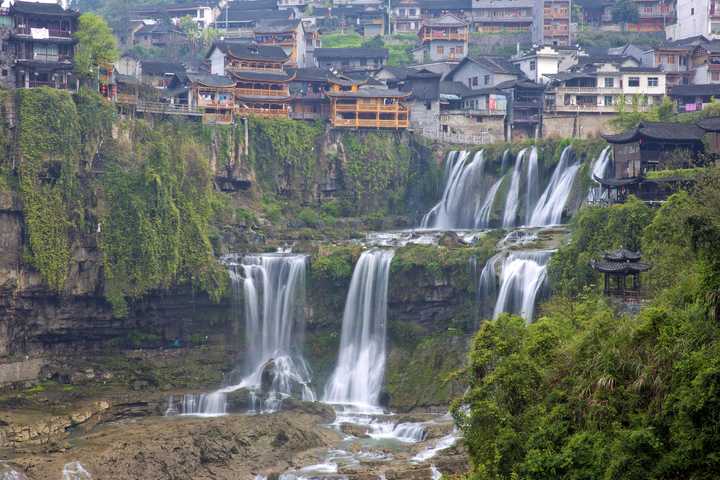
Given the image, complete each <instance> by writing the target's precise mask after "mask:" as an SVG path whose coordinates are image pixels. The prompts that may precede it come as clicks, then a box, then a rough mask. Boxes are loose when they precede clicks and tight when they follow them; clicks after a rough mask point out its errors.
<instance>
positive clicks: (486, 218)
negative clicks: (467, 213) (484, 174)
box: [475, 177, 504, 228]
mask: <svg viewBox="0 0 720 480" xmlns="http://www.w3.org/2000/svg"><path fill="white" fill-rule="evenodd" d="M503 180H504V177H500V178H499V179H498V181H497V182H495V183H494V184H493V186H492V187H490V190H488V192H487V195H486V196H485V200H484V201H483V203H482V205H481V206H480V209H479V210H478V211H477V213H476V214H475V219H476V221H475V228H488V227H489V226H490V215H492V209H493V206H494V205H495V198H496V197H497V193H498V190H500V186H501V185H502V183H503Z"/></svg>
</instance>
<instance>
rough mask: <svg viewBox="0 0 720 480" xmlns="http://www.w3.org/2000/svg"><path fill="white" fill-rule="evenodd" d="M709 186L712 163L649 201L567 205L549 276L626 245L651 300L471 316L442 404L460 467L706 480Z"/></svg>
mask: <svg viewBox="0 0 720 480" xmlns="http://www.w3.org/2000/svg"><path fill="white" fill-rule="evenodd" d="M719 185H720V170H719V169H717V168H716V169H715V170H714V171H713V172H711V173H708V174H707V175H706V177H705V178H704V179H703V180H702V181H701V182H700V184H699V186H698V188H697V189H696V190H695V191H693V192H692V193H690V194H688V193H679V194H677V195H675V196H674V197H672V198H671V199H670V201H668V202H667V203H666V204H665V205H663V206H662V207H661V208H660V209H659V210H657V211H656V212H653V211H649V210H647V209H646V208H645V207H643V206H641V205H640V204H639V203H638V202H637V201H631V202H630V203H629V204H627V205H624V206H617V207H611V208H608V209H605V210H606V211H605V212H602V211H600V210H598V209H590V210H586V211H583V212H581V214H580V215H579V217H578V220H577V221H576V222H575V224H574V226H573V238H572V241H571V242H570V244H569V245H568V246H566V247H563V248H562V249H561V251H560V252H559V258H561V259H562V260H561V262H560V265H556V267H555V268H556V272H557V271H559V273H560V278H561V279H562V280H563V281H564V283H563V287H564V288H567V289H569V290H570V291H574V292H577V291H578V290H579V289H580V288H581V287H582V286H583V285H586V284H588V283H589V282H590V280H589V279H588V278H587V272H586V271H584V270H582V269H580V268H579V267H582V263H583V262H584V261H585V260H584V259H587V258H589V257H591V256H592V255H593V253H594V252H595V251H598V250H600V249H602V248H605V246H618V244H619V243H620V242H629V243H632V244H628V245H627V246H628V247H630V248H637V247H642V249H643V250H644V252H645V253H646V256H647V258H648V260H650V261H651V262H652V263H653V265H654V269H653V271H652V273H650V274H648V276H649V277H651V278H652V286H653V292H654V296H653V300H652V302H651V303H650V304H649V305H647V306H646V307H645V308H643V309H642V310H641V312H640V313H639V314H638V315H634V316H633V315H629V314H621V313H618V312H616V311H615V309H614V308H613V307H612V306H611V305H609V304H608V303H607V302H606V300H605V299H603V298H602V297H599V296H597V295H596V294H594V293H592V292H591V291H585V292H584V293H581V294H579V296H576V297H574V298H568V297H563V296H556V297H555V298H554V299H553V300H552V301H550V302H549V303H548V304H546V305H545V306H544V308H543V315H542V316H541V318H540V319H539V320H538V321H537V322H535V323H534V324H531V325H529V326H527V325H526V324H525V322H523V320H521V319H519V318H517V317H512V316H502V317H501V318H499V319H497V320H495V321H492V322H488V323H486V324H484V325H483V327H482V328H481V330H480V331H479V333H478V334H477V336H476V338H475V341H474V345H473V348H472V351H471V354H470V363H469V366H468V367H467V369H466V372H465V374H466V375H467V378H468V380H469V382H470V389H469V391H468V393H467V394H466V395H465V398H464V400H463V402H464V403H465V404H466V405H467V406H468V409H467V410H464V409H461V408H456V409H455V416H456V418H457V420H458V421H459V423H460V425H461V426H462V429H463V432H464V434H465V442H466V444H467V446H468V449H469V451H470V454H471V458H472V463H473V471H472V474H471V477H472V478H477V479H510V478H527V479H546V478H547V479H550V478H552V479H602V478H605V479H621V478H622V479H648V478H651V479H676V478H687V479H709V478H715V476H716V473H717V472H718V471H720V457H718V455H717V452H718V451H720V435H719V434H718V432H720V418H719V417H718V414H717V412H718V411H719V410H718V409H719V408H720V394H719V393H720V341H719V340H720V325H718V318H717V312H718V304H719V303H720V251H719V250H718V248H717V245H718V244H719V243H718V242H720V193H718V192H720V190H719V189H718V186H719ZM626 239H627V240H626ZM573 266H574V267H575V268H579V271H578V272H577V276H576V278H575V277H573V275H572V273H571V269H572V268H573ZM559 267H560V268H559Z"/></svg>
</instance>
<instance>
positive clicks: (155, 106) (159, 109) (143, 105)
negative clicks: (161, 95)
mask: <svg viewBox="0 0 720 480" xmlns="http://www.w3.org/2000/svg"><path fill="white" fill-rule="evenodd" d="M137 111H138V112H146V113H160V114H167V115H202V111H201V110H200V109H198V108H195V107H190V106H188V105H172V104H170V103H162V102H148V101H139V102H138V104H137Z"/></svg>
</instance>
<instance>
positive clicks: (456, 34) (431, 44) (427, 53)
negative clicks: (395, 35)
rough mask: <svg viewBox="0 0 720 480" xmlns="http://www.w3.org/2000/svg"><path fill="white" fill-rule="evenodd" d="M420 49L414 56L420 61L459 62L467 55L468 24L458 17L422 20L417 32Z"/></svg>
mask: <svg viewBox="0 0 720 480" xmlns="http://www.w3.org/2000/svg"><path fill="white" fill-rule="evenodd" d="M418 36H419V37H420V43H421V44H422V49H420V50H419V52H420V53H418V54H417V55H416V60H417V57H418V56H420V57H421V58H422V59H421V61H422V60H425V59H426V58H427V59H429V60H430V61H439V60H461V59H463V58H465V57H466V56H467V54H468V41H469V33H468V24H467V22H465V21H464V20H462V19H460V18H459V17H457V16H455V15H451V14H445V15H442V16H441V17H438V18H432V19H428V20H424V21H423V24H422V26H421V27H420V32H418Z"/></svg>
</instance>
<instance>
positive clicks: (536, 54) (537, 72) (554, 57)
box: [512, 46, 561, 83]
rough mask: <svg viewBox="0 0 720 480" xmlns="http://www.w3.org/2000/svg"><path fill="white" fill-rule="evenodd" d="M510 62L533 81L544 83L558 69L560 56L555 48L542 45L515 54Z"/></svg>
mask: <svg viewBox="0 0 720 480" xmlns="http://www.w3.org/2000/svg"><path fill="white" fill-rule="evenodd" d="M512 62H513V63H514V64H515V65H516V66H517V67H518V68H519V69H520V71H522V72H523V73H524V74H525V76H526V77H527V78H529V79H530V80H532V81H533V82H536V83H545V82H547V81H548V79H549V78H550V76H551V75H556V74H557V73H558V72H559V71H560V62H561V56H560V53H559V52H558V50H557V49H556V48H553V47H549V46H543V47H538V48H535V49H532V50H530V51H528V52H525V53H523V54H520V55H517V56H516V57H514V58H513V59H512Z"/></svg>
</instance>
